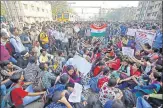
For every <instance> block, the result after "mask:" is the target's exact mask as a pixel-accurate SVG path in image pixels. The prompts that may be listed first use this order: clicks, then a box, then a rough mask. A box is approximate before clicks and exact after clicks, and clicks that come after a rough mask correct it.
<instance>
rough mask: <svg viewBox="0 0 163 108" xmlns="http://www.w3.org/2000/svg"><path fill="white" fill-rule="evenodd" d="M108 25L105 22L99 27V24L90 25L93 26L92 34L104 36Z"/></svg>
mask: <svg viewBox="0 0 163 108" xmlns="http://www.w3.org/2000/svg"><path fill="white" fill-rule="evenodd" d="M106 26H107V25H106V24H104V25H102V26H100V27H98V26H96V25H94V24H92V25H91V26H90V28H91V36H93V37H104V36H105V34H106Z"/></svg>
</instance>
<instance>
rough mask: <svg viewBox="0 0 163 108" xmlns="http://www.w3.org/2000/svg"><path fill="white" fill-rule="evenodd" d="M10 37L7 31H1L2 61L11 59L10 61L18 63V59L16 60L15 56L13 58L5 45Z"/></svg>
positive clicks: (0, 57)
mask: <svg viewBox="0 0 163 108" xmlns="http://www.w3.org/2000/svg"><path fill="white" fill-rule="evenodd" d="M8 38H9V35H8V34H7V33H6V32H1V35H0V39H1V42H0V45H1V47H0V49H1V56H0V61H5V60H9V61H10V62H12V63H14V64H16V63H17V60H15V58H13V57H12V56H11V55H10V54H9V52H8V50H7V49H6V47H5V45H6V42H7V40H8Z"/></svg>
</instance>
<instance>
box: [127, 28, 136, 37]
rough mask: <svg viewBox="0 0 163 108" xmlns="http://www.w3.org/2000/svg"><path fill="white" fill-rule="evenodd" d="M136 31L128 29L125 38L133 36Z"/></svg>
mask: <svg viewBox="0 0 163 108" xmlns="http://www.w3.org/2000/svg"><path fill="white" fill-rule="evenodd" d="M136 31H137V29H131V28H128V31H127V36H135V34H136Z"/></svg>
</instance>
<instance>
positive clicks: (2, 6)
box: [1, 1, 6, 16]
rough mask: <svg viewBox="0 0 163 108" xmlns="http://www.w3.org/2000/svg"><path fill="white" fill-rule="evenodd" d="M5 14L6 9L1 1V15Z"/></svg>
mask: <svg viewBox="0 0 163 108" xmlns="http://www.w3.org/2000/svg"><path fill="white" fill-rule="evenodd" d="M5 15H6V9H5V6H4V4H3V2H2V1H1V16H5Z"/></svg>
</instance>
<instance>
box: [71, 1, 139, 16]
mask: <svg viewBox="0 0 163 108" xmlns="http://www.w3.org/2000/svg"><path fill="white" fill-rule="evenodd" d="M68 3H69V4H70V6H97V7H98V6H101V7H102V8H120V7H131V6H134V7H137V6H138V3H139V1H68ZM74 10H75V11H76V12H77V13H78V14H79V15H80V16H81V17H83V18H89V17H90V16H93V15H94V14H97V13H98V12H99V9H98V8H85V9H83V10H82V9H81V8H74ZM82 12H83V14H82Z"/></svg>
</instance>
